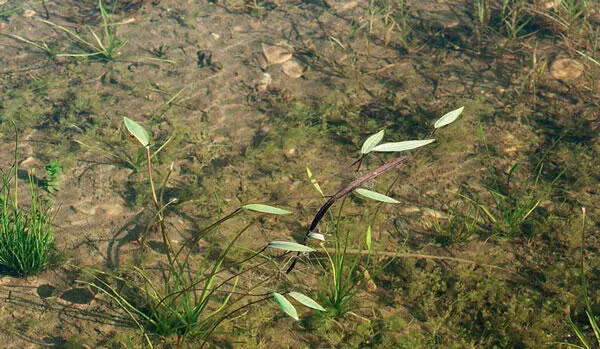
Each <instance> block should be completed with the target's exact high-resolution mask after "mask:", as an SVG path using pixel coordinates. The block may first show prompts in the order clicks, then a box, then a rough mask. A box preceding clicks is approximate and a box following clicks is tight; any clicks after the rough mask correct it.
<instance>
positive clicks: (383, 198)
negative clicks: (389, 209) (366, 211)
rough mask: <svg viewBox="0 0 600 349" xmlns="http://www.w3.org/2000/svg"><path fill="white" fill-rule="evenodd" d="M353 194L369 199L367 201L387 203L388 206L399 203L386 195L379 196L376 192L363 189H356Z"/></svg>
mask: <svg viewBox="0 0 600 349" xmlns="http://www.w3.org/2000/svg"><path fill="white" fill-rule="evenodd" d="M355 192H356V193H357V194H359V195H361V196H364V197H366V198H369V199H372V200H376V201H381V202H385V203H388V204H398V203H400V201H398V200H396V199H394V198H391V197H389V196H387V195H383V194H380V193H378V192H375V191H371V190H368V189H364V188H358V189H356V190H355ZM369 228H370V227H369Z"/></svg>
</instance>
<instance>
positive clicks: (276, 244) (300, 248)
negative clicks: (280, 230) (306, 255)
mask: <svg viewBox="0 0 600 349" xmlns="http://www.w3.org/2000/svg"><path fill="white" fill-rule="evenodd" d="M269 247H271V248H278V249H280V250H286V251H294V252H314V251H315V249H314V248H310V247H308V246H305V245H301V244H299V243H297V242H291V241H271V242H269Z"/></svg>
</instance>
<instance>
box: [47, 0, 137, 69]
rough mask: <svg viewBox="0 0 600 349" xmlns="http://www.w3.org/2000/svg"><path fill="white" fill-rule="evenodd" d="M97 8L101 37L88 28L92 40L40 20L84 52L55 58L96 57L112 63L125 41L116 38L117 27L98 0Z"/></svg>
mask: <svg viewBox="0 0 600 349" xmlns="http://www.w3.org/2000/svg"><path fill="white" fill-rule="evenodd" d="M98 8H99V9H100V15H101V16H102V24H103V28H104V30H103V37H102V38H100V36H99V35H98V34H96V32H95V31H94V30H93V29H92V28H91V27H90V26H88V27H87V28H88V30H89V32H90V34H91V35H92V37H93V39H86V38H84V37H83V36H82V35H80V34H79V33H77V32H75V31H73V30H71V29H68V28H66V27H64V26H61V25H58V24H56V23H53V22H50V21H48V20H44V19H42V20H41V21H42V22H44V23H46V24H48V25H50V26H52V27H54V28H57V29H59V30H60V31H62V32H64V33H66V34H67V35H68V36H69V37H70V38H71V39H72V40H73V41H74V42H75V43H76V44H78V45H79V46H80V47H81V48H82V49H83V50H84V52H80V53H57V54H56V57H88V58H89V57H92V58H93V57H96V58H100V59H104V60H107V61H112V60H114V59H115V58H117V56H118V55H119V51H120V50H121V49H122V48H123V47H124V46H125V45H126V44H127V40H121V39H119V38H118V36H117V27H116V25H115V23H113V22H112V21H111V19H110V16H109V14H108V12H106V9H105V8H104V5H103V3H102V0H98Z"/></svg>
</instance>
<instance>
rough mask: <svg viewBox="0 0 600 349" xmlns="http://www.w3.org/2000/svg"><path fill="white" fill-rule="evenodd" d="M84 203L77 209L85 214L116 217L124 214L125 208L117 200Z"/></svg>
mask: <svg viewBox="0 0 600 349" xmlns="http://www.w3.org/2000/svg"><path fill="white" fill-rule="evenodd" d="M86 206H87V205H82V206H80V207H77V208H76V210H77V211H79V212H81V213H83V214H85V215H90V216H94V215H104V216H108V217H116V216H121V215H123V213H124V211H125V208H124V207H123V206H122V205H121V204H119V203H117V202H105V203H101V204H97V205H93V206H87V207H86Z"/></svg>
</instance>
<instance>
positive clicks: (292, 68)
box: [281, 60, 304, 79]
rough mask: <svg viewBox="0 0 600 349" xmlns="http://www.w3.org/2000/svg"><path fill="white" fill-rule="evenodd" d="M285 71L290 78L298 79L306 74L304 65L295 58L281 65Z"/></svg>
mask: <svg viewBox="0 0 600 349" xmlns="http://www.w3.org/2000/svg"><path fill="white" fill-rule="evenodd" d="M281 70H283V73H284V74H285V75H287V76H289V77H290V78H293V79H298V78H299V77H301V76H302V74H304V67H303V66H302V65H301V64H300V63H298V62H296V61H295V60H291V61H287V62H285V63H283V65H282V66H281Z"/></svg>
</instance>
